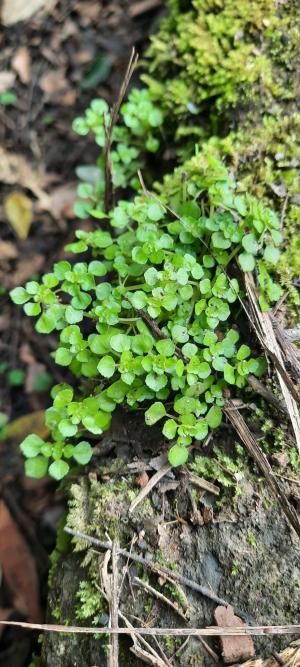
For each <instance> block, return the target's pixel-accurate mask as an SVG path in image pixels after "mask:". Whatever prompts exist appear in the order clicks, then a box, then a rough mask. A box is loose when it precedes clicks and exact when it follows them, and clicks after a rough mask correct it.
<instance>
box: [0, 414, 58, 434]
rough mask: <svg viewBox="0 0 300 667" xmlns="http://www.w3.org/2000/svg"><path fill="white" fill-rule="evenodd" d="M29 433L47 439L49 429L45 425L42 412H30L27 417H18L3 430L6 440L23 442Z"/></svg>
mask: <svg viewBox="0 0 300 667" xmlns="http://www.w3.org/2000/svg"><path fill="white" fill-rule="evenodd" d="M30 433H36V435H39V436H40V438H47V437H48V435H49V429H48V427H47V426H46V424H45V412H44V410H37V412H31V413H30V414H29V415H23V417H18V419H15V420H14V421H13V422H11V423H10V424H8V425H7V426H6V428H5V437H6V439H7V440H13V439H14V440H19V441H21V440H23V439H24V438H26V436H27V435H29V434H30Z"/></svg>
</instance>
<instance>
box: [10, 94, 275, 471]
mask: <svg viewBox="0 0 300 667" xmlns="http://www.w3.org/2000/svg"><path fill="white" fill-rule="evenodd" d="M140 92H141V91H138V93H139V94H138V96H137V102H136V105H137V109H139V103H138V102H139V100H140ZM134 99H135V97H134V92H132V93H131V96H130V100H131V101H130V102H129V103H128V105H124V106H123V114H124V117H125V116H126V114H128V118H127V121H126V122H127V125H130V122H129V118H130V116H132V117H133V119H135V113H134V109H133V108H132V107H130V104H133V102H132V100H134ZM96 102H97V103H93V104H92V105H91V108H94V109H98V110H99V109H100V108H101V109H102V108H103V107H102V106H101V104H102V100H100V101H96ZM93 113H94V114H95V117H94V116H93V118H94V120H93V122H94V125H95V127H98V125H97V121H96V117H97V114H96V112H95V111H93ZM98 113H99V117H100V120H101V119H103V114H102V111H101V113H100V111H98ZM101 114H102V115H101ZM139 115H140V111H136V116H139ZM155 118H156V120H157V122H158V117H157V116H156V115H155ZM100 120H99V127H102V129H103V122H102V120H101V122H100ZM81 122H82V121H81V120H80V123H81ZM101 123H102V125H101ZM77 125H78V124H77ZM137 126H138V127H140V126H139V123H138V122H137ZM131 127H132V128H136V123H135V122H133V121H132V122H131ZM77 129H78V127H77ZM79 130H80V132H81V133H82V132H83V127H82V126H80V127H79ZM85 130H86V128H85ZM85 130H84V131H85ZM148 130H149V128H148V126H147V127H146V128H145V127H144V132H145V133H146V134H144V135H143V136H144V138H145V136H147V132H148ZM138 131H139V132H142V129H139V130H138ZM101 136H102V135H101ZM138 136H140V135H138ZM118 138H119V137H115V141H116V142H118ZM101 141H102V140H101ZM101 141H100V140H99V142H98V143H100V144H101ZM117 145H118V143H117ZM128 178H130V177H128ZM236 185H237V184H236V183H235V182H234V180H233V178H232V176H231V175H230V173H229V172H228V171H227V169H226V168H225V167H224V165H223V164H222V163H220V162H219V161H217V160H216V159H215V158H214V157H213V156H212V155H210V154H207V155H206V156H203V155H196V156H195V157H194V158H193V159H192V160H190V161H189V162H187V163H185V165H184V167H182V168H178V169H176V170H175V171H174V173H173V174H172V175H170V176H168V177H166V178H165V180H164V182H163V184H162V185H161V186H160V187H158V188H157V191H158V192H159V196H158V195H153V194H151V193H148V192H143V191H142V192H141V193H140V194H138V195H137V196H135V197H134V198H133V199H131V200H130V199H129V200H128V199H127V200H122V199H120V200H119V201H118V203H117V205H116V206H115V207H114V208H113V209H112V210H111V211H109V213H108V214H106V213H104V210H103V208H104V203H103V197H104V192H103V190H102V191H98V192H97V197H96V198H95V201H94V203H93V207H92V209H91V208H89V209H88V210H89V211H90V212H91V213H92V215H93V216H94V217H96V218H98V219H99V220H103V222H101V223H99V226H96V228H95V229H94V231H84V230H78V231H77V232H76V237H77V240H76V241H75V242H73V243H71V244H69V245H68V246H67V248H66V249H67V250H68V251H69V252H70V253H73V254H75V255H77V254H84V257H83V258H82V260H81V261H78V262H75V263H74V264H73V265H72V264H71V263H70V262H68V261H60V262H58V263H57V264H55V265H54V267H53V272H52V273H48V274H45V275H44V276H43V278H42V281H41V283H38V282H36V281H29V282H28V283H26V285H25V288H22V287H18V288H15V289H14V290H13V291H12V292H11V296H12V299H13V300H14V302H15V303H18V304H23V305H24V310H25V312H26V314H27V315H29V316H38V320H37V324H36V328H37V331H38V332H40V333H44V334H49V333H50V332H52V331H54V330H57V331H59V332H60V343H59V346H58V348H57V350H56V352H55V361H56V363H57V364H59V365H61V366H63V367H68V368H69V369H70V371H71V372H72V373H73V375H74V376H75V378H77V381H78V383H79V385H80V386H79V390H78V391H77V392H76V391H74V389H73V388H72V387H71V385H69V384H67V383H65V384H60V385H56V386H55V387H54V388H53V390H52V398H53V406H52V407H50V408H49V409H48V410H47V412H46V423H47V425H48V426H49V428H50V430H51V434H52V440H53V442H51V443H50V442H47V443H45V442H43V441H42V440H40V439H39V438H37V436H29V439H28V438H27V439H26V440H25V441H24V442H23V443H22V446H21V447H22V451H23V453H24V454H25V456H26V457H27V458H28V461H27V464H26V465H27V472H28V473H29V474H31V475H33V476H42V475H43V474H45V472H46V470H47V469H48V471H49V473H50V474H52V475H53V476H54V477H55V478H56V479H61V478H62V477H63V476H64V475H65V474H67V473H68V471H69V463H68V462H67V461H66V460H65V459H67V460H68V459H69V458H72V457H73V458H74V459H75V461H77V462H80V463H86V462H87V461H88V460H89V458H90V457H91V454H92V449H91V447H90V446H89V444H88V443H87V442H86V440H85V438H86V437H88V435H87V434H92V435H101V434H102V433H103V431H105V430H106V429H107V428H109V426H110V423H111V416H112V413H113V411H114V410H115V408H116V406H117V405H120V404H125V405H127V406H128V407H129V408H130V409H138V408H140V406H141V405H144V404H145V403H146V408H147V409H146V412H145V420H146V424H148V425H149V426H152V425H153V424H155V423H156V422H158V421H160V420H162V434H163V436H164V437H165V438H166V439H167V440H169V441H170V443H171V448H170V450H169V460H170V463H171V464H173V465H179V464H181V463H183V462H184V461H186V460H187V458H188V447H189V446H190V445H191V443H192V442H193V440H194V439H196V440H200V441H201V440H203V439H204V438H205V437H206V436H207V434H208V432H209V429H211V428H216V427H218V426H219V425H220V423H221V420H222V406H223V403H224V398H223V395H224V390H225V388H226V387H232V386H236V387H238V388H242V387H243V386H245V383H246V378H247V375H248V374H249V373H254V374H257V375H260V374H261V373H262V372H263V371H264V362H263V361H262V360H261V359H257V358H252V357H251V351H250V348H249V347H248V345H245V344H243V343H242V344H240V342H239V339H240V335H239V332H238V330H237V327H236V324H235V323H236V318H237V315H238V312H239V310H240V308H241V296H242V283H241V280H240V278H241V275H242V273H243V272H244V271H253V270H254V269H256V271H257V275H258V283H259V285H260V303H261V307H262V308H264V309H266V308H268V306H269V303H270V302H273V301H276V300H277V299H278V298H279V296H280V294H281V289H280V287H279V286H278V285H277V284H276V283H274V281H273V279H272V277H271V272H272V268H273V267H274V265H276V264H277V262H278V257H279V250H278V245H279V244H280V242H281V238H282V237H281V233H280V230H279V227H280V225H279V222H278V219H277V217H276V215H275V213H274V212H273V211H272V210H270V209H269V208H266V207H264V206H263V205H262V204H261V202H259V201H258V200H257V199H255V198H254V197H252V196H250V195H248V194H245V195H244V194H243V195H239V194H237V193H236ZM82 379H86V380H85V383H84V384H83V383H82ZM80 383H81V384H80ZM149 404H150V405H149ZM77 440H79V443H78V444H76V445H74V444H73V443H74V441H77ZM52 459H53V461H52ZM51 461H52V462H51ZM48 466H49V468H48Z"/></svg>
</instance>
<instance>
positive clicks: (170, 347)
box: [156, 338, 175, 357]
mask: <svg viewBox="0 0 300 667" xmlns="http://www.w3.org/2000/svg"><path fill="white" fill-rule="evenodd" d="M156 349H157V351H158V352H159V354H161V355H162V356H163V357H171V356H172V355H173V354H174V351H175V345H174V343H173V342H172V341H171V340H170V339H169V338H166V339H165V340H158V341H157V343H156Z"/></svg>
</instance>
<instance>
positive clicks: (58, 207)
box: [48, 183, 77, 219]
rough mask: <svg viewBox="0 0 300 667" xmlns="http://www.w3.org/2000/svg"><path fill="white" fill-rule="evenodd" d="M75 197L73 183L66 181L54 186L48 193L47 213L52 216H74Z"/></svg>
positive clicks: (75, 191) (75, 187) (75, 190)
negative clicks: (63, 183)
mask: <svg viewBox="0 0 300 667" xmlns="http://www.w3.org/2000/svg"><path fill="white" fill-rule="evenodd" d="M76 199H77V186H76V184H75V183H66V184H65V185H59V186H58V187H57V188H54V189H53V190H52V192H51V193H50V204H49V209H48V210H49V213H51V215H53V217H54V218H57V219H59V218H68V219H72V218H74V204H75V201H76Z"/></svg>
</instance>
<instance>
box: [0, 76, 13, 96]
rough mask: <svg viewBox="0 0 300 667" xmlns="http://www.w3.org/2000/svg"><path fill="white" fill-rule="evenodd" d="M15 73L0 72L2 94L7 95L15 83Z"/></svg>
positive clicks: (0, 91) (0, 90)
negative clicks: (7, 91)
mask: <svg viewBox="0 0 300 667" xmlns="http://www.w3.org/2000/svg"><path fill="white" fill-rule="evenodd" d="M15 78H16V75H15V74H14V72H0V93H5V91H6V90H8V89H9V88H11V87H12V86H13V85H14V83H15Z"/></svg>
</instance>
